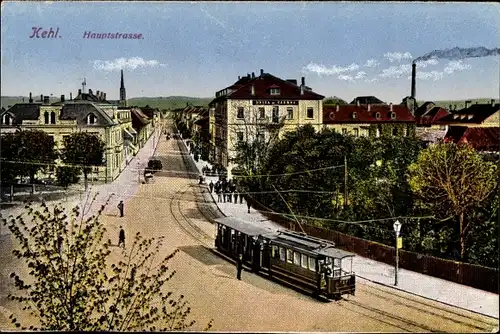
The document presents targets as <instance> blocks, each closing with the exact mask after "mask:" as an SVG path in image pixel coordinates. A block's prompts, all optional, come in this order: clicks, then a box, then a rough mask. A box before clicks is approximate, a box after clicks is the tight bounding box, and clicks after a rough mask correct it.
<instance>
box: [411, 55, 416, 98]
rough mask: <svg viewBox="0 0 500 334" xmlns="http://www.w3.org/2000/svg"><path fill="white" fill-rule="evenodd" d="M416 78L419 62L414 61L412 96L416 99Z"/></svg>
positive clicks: (412, 68)
mask: <svg viewBox="0 0 500 334" xmlns="http://www.w3.org/2000/svg"><path fill="white" fill-rule="evenodd" d="M416 78H417V64H415V63H413V64H412V65H411V97H412V98H413V99H415V94H416V92H415V90H416V87H415V86H416V82H415V81H416Z"/></svg>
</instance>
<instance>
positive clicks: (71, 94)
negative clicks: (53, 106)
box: [69, 92, 73, 101]
mask: <svg viewBox="0 0 500 334" xmlns="http://www.w3.org/2000/svg"><path fill="white" fill-rule="evenodd" d="M69 100H70V101H73V93H71V92H70V93H69Z"/></svg>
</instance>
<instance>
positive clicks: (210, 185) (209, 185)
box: [208, 180, 214, 193]
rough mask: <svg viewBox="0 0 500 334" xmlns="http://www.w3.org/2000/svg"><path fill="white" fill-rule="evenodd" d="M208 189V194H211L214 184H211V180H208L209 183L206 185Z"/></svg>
mask: <svg viewBox="0 0 500 334" xmlns="http://www.w3.org/2000/svg"><path fill="white" fill-rule="evenodd" d="M208 188H209V189H210V193H212V191H213V190H214V183H213V182H212V180H210V183H209V184H208Z"/></svg>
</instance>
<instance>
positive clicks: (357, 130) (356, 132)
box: [352, 128, 359, 137]
mask: <svg viewBox="0 0 500 334" xmlns="http://www.w3.org/2000/svg"><path fill="white" fill-rule="evenodd" d="M352 132H353V134H354V137H358V136H359V129H357V128H356V129H353V130H352Z"/></svg>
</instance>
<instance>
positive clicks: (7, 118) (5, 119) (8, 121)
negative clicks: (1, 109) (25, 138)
mask: <svg viewBox="0 0 500 334" xmlns="http://www.w3.org/2000/svg"><path fill="white" fill-rule="evenodd" d="M11 119H12V118H11V117H10V116H9V115H8V114H5V115H3V117H2V123H3V125H12V124H11Z"/></svg>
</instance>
